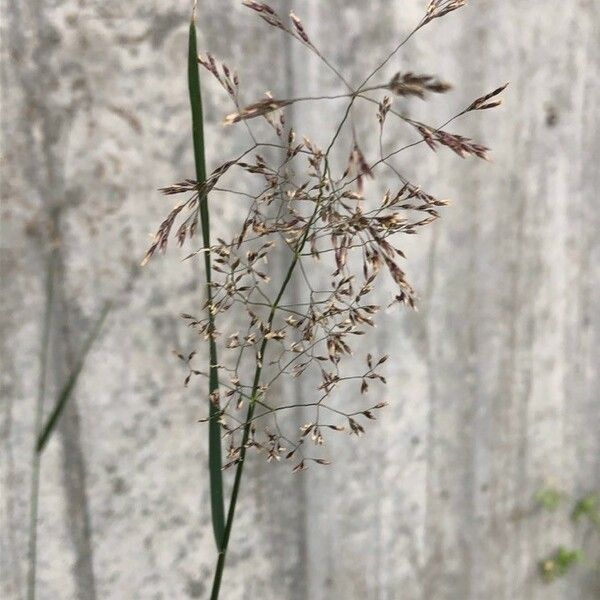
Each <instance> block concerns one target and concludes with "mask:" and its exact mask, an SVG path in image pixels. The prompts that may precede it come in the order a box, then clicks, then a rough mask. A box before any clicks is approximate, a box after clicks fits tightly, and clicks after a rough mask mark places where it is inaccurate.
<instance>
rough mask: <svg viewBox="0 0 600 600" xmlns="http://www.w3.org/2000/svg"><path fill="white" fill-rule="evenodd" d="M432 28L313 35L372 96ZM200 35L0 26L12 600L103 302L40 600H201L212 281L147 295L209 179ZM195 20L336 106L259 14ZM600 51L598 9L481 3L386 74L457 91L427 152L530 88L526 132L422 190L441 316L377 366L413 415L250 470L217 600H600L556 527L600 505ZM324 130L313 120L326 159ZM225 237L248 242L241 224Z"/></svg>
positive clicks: (212, 135)
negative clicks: (39, 449)
mask: <svg viewBox="0 0 600 600" xmlns="http://www.w3.org/2000/svg"><path fill="white" fill-rule="evenodd" d="M273 4H274V5H277V7H278V8H281V9H282V11H287V10H289V8H291V4H289V3H288V2H285V1H283V0H280V1H279V2H274V3H273ZM424 4H425V2H424V0H423V1H421V0H404V1H402V2H400V1H394V2H392V1H391V0H373V1H371V2H364V1H362V0H327V1H325V0H323V1H321V2H317V1H316V0H312V1H311V0H297V1H296V2H295V3H294V4H293V7H294V9H295V10H296V12H297V13H298V14H299V15H300V16H301V17H302V18H303V21H304V23H305V26H306V28H307V29H308V31H309V32H310V33H311V36H312V37H313V39H315V40H316V41H317V43H318V45H319V47H320V48H321V49H322V51H323V53H324V54H325V55H327V56H328V57H329V58H330V59H331V60H332V62H333V63H334V64H336V65H338V66H339V67H340V69H341V70H342V71H343V72H344V73H345V74H347V75H348V77H349V78H350V79H352V80H353V81H359V80H361V76H362V75H364V74H365V73H366V72H368V70H369V69H370V68H372V67H373V65H375V64H377V61H378V60H379V59H380V58H381V57H382V56H384V55H385V54H386V53H387V51H388V49H389V48H391V47H393V45H394V44H395V43H396V42H397V40H398V39H399V38H400V36H401V35H404V34H405V33H406V32H408V31H409V30H410V28H411V26H412V25H413V24H414V23H415V22H416V21H417V20H418V18H419V16H420V14H421V11H422V9H423V6H424ZM189 5H190V3H189V2H188V1H187V0H176V1H173V2H166V1H164V2H163V1H159V0H130V1H129V2H117V1H116V0H104V1H100V0H87V1H86V0H79V1H78V0H29V1H28V2H21V1H20V0H2V9H1V10H2V71H1V83H2V108H1V117H0V118H1V131H2V159H1V160H2V207H1V211H2V238H1V243H2V315H1V318H2V337H1V341H0V357H1V361H2V379H1V383H2V405H1V407H0V408H1V412H0V432H1V435H0V466H1V483H0V485H1V494H0V519H1V521H0V523H1V524H0V552H1V556H0V568H1V573H0V596H1V597H2V598H7V599H9V600H13V599H20V598H24V597H25V595H24V589H25V581H26V575H27V561H26V555H27V538H28V534H27V528H28V518H29V486H30V469H31V448H32V440H33V432H34V427H35V407H36V403H37V402H38V398H39V397H40V381H41V379H44V381H45V390H43V392H44V393H43V394H42V396H43V397H44V399H45V400H44V402H45V407H46V408H47V407H48V406H50V405H51V403H52V402H53V399H54V397H55V393H56V390H57V389H58V387H59V386H60V385H61V384H62V383H63V382H64V381H65V378H66V377H67V375H68V373H69V371H70V369H71V368H72V367H73V365H74V364H75V362H76V360H77V357H78V355H79V353H80V348H81V346H82V344H83V342H84V340H85V337H86V335H87V332H88V331H89V329H90V327H92V325H93V323H94V321H95V319H96V318H97V315H98V313H99V311H100V309H101V306H102V304H103V302H104V301H105V300H106V299H115V302H116V304H115V308H114V310H113V311H112V313H111V315H110V316H109V319H108V321H107V324H106V327H105V329H104V331H103V333H102V335H101V337H100V338H99V339H98V340H97V342H96V344H95V346H94V348H93V349H92V352H91V353H90V355H89V357H88V361H87V364H86V366H85V370H84V372H83V374H82V376H81V379H80V381H79V383H78V386H77V389H76V394H75V396H74V398H73V399H72V400H73V401H72V402H71V404H70V408H69V409H68V411H67V414H66V415H65V418H64V419H63V420H62V421H61V424H60V428H59V430H58V432H57V434H56V435H55V436H54V438H53V439H52V440H51V442H50V444H49V446H48V448H47V451H46V452H45V454H44V456H43V461H42V475H41V485H40V519H39V533H38V535H39V543H38V548H39V550H38V552H39V555H38V598H40V599H48V600H56V599H61V600H62V599H65V600H67V599H71V598H77V599H86V600H87V599H96V598H97V599H102V600H104V599H130V598H144V599H146V598H148V599H150V598H156V599H158V598H165V599H172V598H205V597H207V588H208V587H209V585H210V576H211V571H212V568H213V560H214V547H213V539H212V532H211V526H210V517H209V506H208V489H207V477H206V429H205V426H203V425H201V424H198V423H197V419H198V418H199V417H200V416H201V415H202V412H203V402H204V385H203V383H202V382H200V381H198V382H196V384H195V385H194V386H192V387H191V388H189V389H185V388H184V387H183V385H182V379H183V376H184V373H182V371H181V367H180V365H179V364H178V362H177V360H176V359H175V358H174V357H173V355H172V354H171V350H172V349H174V348H178V349H182V350H188V351H189V350H191V349H192V348H194V347H195V345H197V340H196V339H195V338H194V336H193V335H192V333H191V332H190V331H189V330H187V329H186V328H185V326H184V325H183V323H182V322H181V321H180V319H179V318H178V317H177V315H178V314H179V313H180V312H192V311H197V310H198V306H199V305H200V302H201V292H200V287H199V280H200V278H201V269H200V264H199V263H194V262H193V261H189V262H186V263H181V262H180V261H179V260H178V256H179V255H178V252H177V251H175V250H174V251H172V252H171V253H169V254H168V255H167V256H166V257H165V258H159V259H158V260H155V261H153V262H152V263H151V264H150V265H149V266H147V267H145V268H144V269H143V270H140V269H139V268H138V265H139V262H140V258H141V256H143V254H144V252H145V250H146V247H147V245H148V240H149V238H148V234H149V233H151V232H153V231H154V230H155V228H156V226H157V224H158V223H159V221H160V219H161V217H162V216H163V215H164V214H165V213H166V211H167V210H168V208H169V207H170V203H169V201H166V200H165V199H164V198H162V197H161V196H160V195H159V194H158V193H157V192H156V189H157V188H158V187H160V186H163V185H166V184H169V183H172V182H174V181H178V180H180V179H181V178H184V177H190V176H192V174H193V167H192V153H191V147H190V136H189V108H188V104H187V92H186V80H185V62H186V41H187V40H186V38H187V25H188V18H189V9H190V6H189ZM201 5H202V6H201V18H200V27H201V37H200V42H199V44H200V47H201V48H206V49H208V50H210V51H211V52H213V53H214V54H215V55H216V56H218V57H221V58H223V59H226V60H227V62H228V63H229V64H231V65H235V66H236V67H238V69H239V71H240V73H241V76H242V82H243V85H244V88H245V90H246V92H247V96H246V98H247V100H249V101H251V100H253V99H255V98H256V97H257V96H258V95H260V94H261V93H262V92H263V91H264V90H266V89H271V90H273V92H274V93H277V94H278V95H286V94H287V93H288V92H290V91H292V92H294V91H295V92H296V93H303V94H304V93H307V92H310V93H312V92H314V91H317V90H326V91H328V92H329V91H335V90H338V89H339V85H338V84H337V83H336V81H335V80H334V79H332V77H331V76H330V75H329V74H328V73H327V72H326V71H323V69H322V68H321V66H320V65H319V64H318V63H317V62H315V60H314V59H312V58H310V57H308V56H307V54H306V51H305V50H303V49H302V48H300V47H297V46H296V45H293V44H291V43H290V41H289V40H286V39H285V38H284V37H283V36H282V35H279V34H278V33H277V32H275V31H272V30H269V28H268V27H266V26H265V25H264V24H263V23H262V22H261V21H260V20H259V19H256V18H253V16H252V15H251V14H249V13H248V11H247V10H244V9H241V8H240V7H239V3H238V2H237V1H233V0H226V1H225V0H210V1H206V0H205V1H202V2H201ZM599 24H600V7H599V5H598V2H597V1H595V0H532V1H530V2H523V1H522V0H488V1H486V2H483V1H481V0H473V1H472V2H471V3H470V5H469V6H468V7H466V8H465V9H463V10H461V11H459V12H458V13H455V14H453V15H450V16H449V17H447V18H445V19H444V20H441V21H439V22H436V23H433V24H431V25H430V26H429V27H427V28H426V29H424V30H423V31H422V32H420V33H419V35H418V36H416V37H415V39H414V40H413V41H411V42H410V44H409V45H408V46H406V49H405V51H403V52H402V53H401V55H400V56H399V57H398V59H397V60H395V61H394V63H393V64H392V65H391V66H390V74H391V73H393V72H394V71H395V70H414V71H416V72H425V73H427V72H432V73H436V74H440V75H441V76H443V77H444V78H446V79H448V80H450V81H452V82H454V83H455V84H456V90H455V91H454V92H453V93H452V94H451V95H449V96H447V97H445V98H443V99H441V100H440V99H437V100H435V101H433V102H431V103H428V104H425V103H420V102H419V101H410V102H405V103H404V105H403V109H405V110H407V111H410V112H411V113H412V114H413V115H414V116H415V117H416V118H422V119H424V120H425V119H428V120H430V121H431V122H439V120H441V119H443V118H444V117H446V116H449V115H450V114H451V113H452V112H453V111H454V110H455V109H458V108H461V107H462V106H464V105H466V104H467V103H468V102H470V101H471V100H473V99H474V98H475V97H477V96H479V95H481V94H482V93H484V92H486V91H489V90H491V89H493V88H494V87H495V86H496V84H499V83H503V82H505V81H509V80H510V81H511V87H510V88H509V90H508V91H507V93H506V104H505V106H504V107H503V108H502V109H498V110H497V112H493V113H490V114H475V115H471V116H468V117H467V118H465V119H464V120H463V121H461V122H460V124H456V126H455V127H453V129H452V130H453V131H458V132H461V133H465V134H467V135H469V136H472V137H474V138H476V139H478V140H481V141H483V142H484V143H487V144H488V145H490V146H492V148H493V149H494V153H493V156H494V162H493V163H492V164H486V163H484V162H480V161H477V162H476V161H474V160H466V161H461V160H460V159H459V158H457V157H455V156H454V155H452V154H451V153H449V152H443V151H440V152H439V153H438V155H432V153H431V152H429V151H427V149H426V148H417V149H415V150H414V151H413V152H411V153H407V154H405V155H403V157H402V158H401V159H400V160H399V162H398V166H400V167H401V168H402V169H403V170H404V171H405V172H406V174H407V175H408V176H409V177H410V178H411V179H412V180H416V181H418V182H419V183H421V184H422V185H423V187H424V188H425V189H428V190H431V191H432V192H433V193H435V194H438V195H439V196H442V197H446V196H450V197H452V198H454V199H455V202H454V203H453V205H452V206H451V207H450V208H448V209H445V210H444V218H443V220H441V221H438V222H436V223H435V224H434V225H433V226H431V227H430V228H429V230H428V231H427V232H424V233H423V234H422V235H421V236H418V239H415V240H411V242H410V244H408V245H407V252H408V255H409V260H408V272H409V275H410V277H411V280H412V282H413V283H414V285H415V287H416V288H417V290H418V292H419V295H420V297H421V300H420V311H419V312H418V313H416V314H415V313H412V312H410V311H407V310H394V311H391V312H389V313H386V314H385V315H384V317H383V319H382V322H381V325H380V327H379V329H378V334H377V335H375V336H371V337H370V338H369V340H368V343H369V344H371V345H372V347H373V349H374V353H385V352H388V353H390V354H391V355H392V356H393V358H394V360H390V361H388V363H387V365H386V366H387V375H388V379H389V382H390V383H389V386H388V389H387V391H386V392H385V395H386V397H387V398H388V399H389V400H390V402H391V405H390V407H389V408H388V409H386V412H384V413H383V414H382V418H381V419H380V420H379V421H378V422H377V423H375V424H373V425H372V426H371V427H370V428H369V430H368V432H367V435H366V436H365V437H363V438H361V439H360V440H356V439H351V438H348V437H345V436H340V437H338V438H337V439H336V440H335V441H334V443H333V446H332V454H333V456H334V458H335V465H333V466H332V467H329V468H311V469H310V470H309V471H307V472H305V473H303V474H300V475H294V476H292V475H291V474H290V472H289V468H288V465H275V466H273V465H267V464H266V463H264V461H263V460H262V459H260V458H258V457H256V456H253V457H252V459H251V461H250V462H249V464H248V467H247V470H246V478H245V481H244V486H243V492H244V493H243V499H242V501H241V503H240V505H239V511H238V518H237V521H236V523H235V528H234V533H233V539H232V549H231V556H230V561H229V565H228V570H227V571H226V575H225V581H224V589H225V591H224V594H223V598H226V599H227V600H229V599H231V600H237V599H241V598H262V599H264V600H274V599H276V598H277V599H279V598H286V599H288V598H289V599H304V598H310V599H311V600H317V599H338V598H340V599H341V598H356V599H363V598H369V599H371V598H372V599H389V600H391V599H394V600H395V599H410V600H412V599H423V600H425V599H427V600H434V599H435V600H463V599H464V600H466V599H484V598H485V599H493V600H497V599H506V600H534V599H537V598H544V599H562V600H575V599H584V600H591V599H593V598H597V597H599V596H600V578H599V575H598V567H597V565H598V553H599V551H600V548H599V544H598V538H599V536H598V535H596V537H595V538H594V535H593V534H590V535H586V534H584V533H583V531H582V530H581V527H576V526H574V525H573V523H572V522H571V521H570V520H569V518H568V508H567V507H568V504H566V505H565V508H564V509H561V510H559V511H558V512H556V513H549V512H547V511H542V510H540V509H539V508H536V504H535V502H534V500H533V497H534V495H535V493H536V491H538V490H539V489H541V488H543V487H545V486H548V485H551V486H554V487H556V488H559V489H562V490H564V491H565V493H567V494H569V495H571V496H577V495H581V494H585V493H588V492H590V491H592V490H594V489H598V488H599V487H600V434H599V432H600V402H599V396H600V393H599V392H600V360H599V359H600V352H599V350H598V348H599V346H600V242H599V237H598V231H599V230H600V207H599V206H598V189H599V188H600V181H599V170H598V168H597V166H594V165H597V161H598V156H599V155H600V136H599V135H598V131H599V123H598V117H599V114H598V113H599V108H598V107H599V106H600V102H599V96H598V89H599V84H598V73H599V71H598V68H599V65H600V56H599V54H600V46H599V44H598V37H599V35H598V34H599ZM204 82H205V86H204V87H205V105H206V106H205V108H206V113H207V115H206V116H207V121H208V123H207V135H208V140H209V163H210V166H216V165H217V164H218V163H219V162H220V161H222V160H224V159H226V158H228V157H229V156H231V154H232V153H233V152H235V151H236V150H238V149H239V147H240V146H239V144H240V143H241V142H240V140H239V138H238V137H237V134H236V133H231V132H229V131H225V132H224V130H223V129H222V127H221V126H220V125H219V124H218V123H219V122H220V119H221V118H222V116H223V113H224V112H226V111H228V106H227V104H226V99H225V97H224V95H223V93H222V92H221V91H220V90H219V89H218V88H217V87H216V85H215V84H214V83H213V82H212V81H209V80H208V78H207V77H206V76H205V77H204ZM328 111H330V109H327V110H325V111H320V110H315V108H314V107H313V108H312V109H309V108H308V107H303V108H302V109H301V110H299V111H297V112H296V113H295V114H294V115H293V118H294V119H297V121H298V122H302V125H303V129H305V130H306V131H308V132H309V133H311V132H314V135H315V137H316V138H317V137H318V136H319V133H320V132H323V131H325V130H327V127H330V125H331V121H330V119H329V116H330V115H331V112H328ZM364 114H365V115H367V113H366V112H365V113H364ZM367 118H369V119H373V118H374V117H373V115H372V114H371V115H370V116H368V117H367V116H366V117H365V119H367ZM358 127H359V130H360V133H361V135H363V136H365V137H366V138H367V139H370V140H371V142H372V143H375V142H376V138H375V137H374V136H373V134H372V130H373V127H372V126H371V125H369V126H368V127H367V125H366V123H365V124H364V126H363V122H362V121H361V122H360V123H359V125H358ZM363 129H364V130H363ZM398 131H399V133H398V135H400V136H406V137H407V139H409V138H410V137H411V136H412V135H413V134H412V132H409V131H407V130H402V129H399V130H398ZM411 139H412V138H411ZM367 146H368V143H367ZM213 214H214V218H213V219H214V221H215V222H216V223H217V227H219V226H221V227H224V226H226V225H227V223H228V222H229V221H230V220H231V219H232V218H233V216H234V215H235V206H227V205H216V206H213ZM219 224H220V225H219ZM49 280H50V281H51V283H52V291H51V293H50V294H49V293H48V289H49V287H48V281H49ZM49 296H50V297H51V303H50V310H49V312H48V313H46V308H45V307H46V304H47V298H48V297H49ZM382 298H383V294H382ZM47 322H49V323H50V327H49V340H48V346H47V347H48V349H49V352H48V369H47V374H46V377H45V378H42V374H41V372H40V363H41V361H40V355H41V352H42V350H41V348H42V346H43V343H42V340H43V337H44V323H47ZM286 393H288V394H292V395H293V394H299V393H300V390H299V389H298V388H290V389H288V390H287V391H286ZM301 418H302V415H298V419H301ZM227 477H228V479H227V481H229V477H230V475H228V476H227ZM582 543H583V544H584V545H585V549H586V557H587V558H586V559H585V560H584V561H583V563H582V564H580V565H578V566H577V568H576V569H574V570H573V573H572V574H570V575H569V576H568V577H567V578H566V579H564V580H562V581H559V582H556V583H554V584H552V585H549V586H548V585H545V584H543V583H541V581H540V578H539V576H538V573H537V562H538V560H539V559H541V558H543V557H545V556H546V555H548V554H549V553H551V552H553V551H554V550H555V549H556V548H557V547H558V546H559V545H560V544H563V545H565V546H575V545H580V544H582Z"/></svg>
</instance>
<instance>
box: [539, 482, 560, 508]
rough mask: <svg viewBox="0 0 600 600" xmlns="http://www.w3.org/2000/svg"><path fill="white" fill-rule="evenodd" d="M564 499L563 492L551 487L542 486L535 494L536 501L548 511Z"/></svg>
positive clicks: (556, 506)
mask: <svg viewBox="0 0 600 600" xmlns="http://www.w3.org/2000/svg"><path fill="white" fill-rule="evenodd" d="M564 499H565V495H564V493H563V492H561V491H560V490H558V489H556V488H553V487H546V488H542V489H541V490H539V491H538V492H537V493H536V495H535V500H536V502H537V503H538V504H539V505H540V506H542V507H543V508H544V509H546V510H550V511H554V510H556V509H557V508H558V507H559V506H560V505H561V504H562V502H563V500H564Z"/></svg>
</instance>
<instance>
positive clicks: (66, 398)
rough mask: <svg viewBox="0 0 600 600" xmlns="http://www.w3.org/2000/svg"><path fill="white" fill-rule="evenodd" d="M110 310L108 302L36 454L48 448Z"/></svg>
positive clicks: (38, 441) (61, 392)
mask: <svg viewBox="0 0 600 600" xmlns="http://www.w3.org/2000/svg"><path fill="white" fill-rule="evenodd" d="M110 309H111V304H110V302H107V303H106V304H105V305H104V308H103V309H102V312H101V313H100V317H99V318H98V321H97V322H96V324H95V325H94V327H93V329H92V331H91V332H90V334H89V336H88V338H87V339H86V341H85V344H84V345H83V348H82V349H81V354H80V355H79V360H78V361H77V363H76V364H75V367H74V368H73V370H72V371H71V374H70V375H69V378H68V379H67V382H66V383H65V385H64V386H63V388H62V389H61V391H60V394H59V395H58V399H57V401H56V404H55V405H54V408H53V409H52V412H51V413H50V416H49V417H48V420H47V421H46V424H45V425H44V427H43V428H42V431H41V433H40V434H39V436H38V439H37V444H36V452H37V453H38V454H41V453H42V452H43V451H44V448H45V447H46V444H47V443H48V440H49V439H50V436H51V435H52V432H53V431H54V429H55V427H56V425H57V423H58V421H59V419H60V417H61V415H62V413H63V410H64V409H65V406H66V405H67V402H68V401H69V398H70V397H71V394H72V393H73V390H74V388H75V385H76V384H77V380H78V379H79V375H80V374H81V371H82V369H83V366H84V364H85V359H86V358H87V355H88V353H89V351H90V349H91V348H92V346H93V344H94V342H95V341H96V339H97V338H98V336H99V335H100V331H101V330H102V326H103V325H104V321H105V320H106V317H107V316H108V313H109V312H110Z"/></svg>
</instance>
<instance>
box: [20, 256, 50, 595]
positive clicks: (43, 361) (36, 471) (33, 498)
mask: <svg viewBox="0 0 600 600" xmlns="http://www.w3.org/2000/svg"><path fill="white" fill-rule="evenodd" d="M55 261H56V253H55V251H53V252H52V253H51V254H50V257H49V259H48V267H47V271H46V294H45V297H46V306H45V308H44V323H43V331H42V340H41V347H40V376H39V382H38V397H37V404H36V409H35V430H34V440H35V442H37V436H38V435H39V432H40V430H41V426H42V419H43V416H44V397H45V395H46V374H47V371H48V345H49V342H50V319H51V315H52V301H53V298H54V267H55ZM39 489H40V455H39V453H38V452H37V447H36V446H35V445H34V448H33V456H32V462H31V490H30V503H29V570H28V573H27V598H28V600H35V583H36V567H37V520H38V502H39Z"/></svg>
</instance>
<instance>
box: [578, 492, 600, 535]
mask: <svg viewBox="0 0 600 600" xmlns="http://www.w3.org/2000/svg"><path fill="white" fill-rule="evenodd" d="M571 518H572V519H573V520H574V521H581V520H582V519H588V520H589V521H590V522H591V523H592V524H593V525H595V526H596V527H597V528H599V529H600V498H599V496H598V494H589V495H588V496H584V497H583V498H581V499H580V500H578V501H577V503H576V504H575V508H574V509H573V512H572V513H571Z"/></svg>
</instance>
